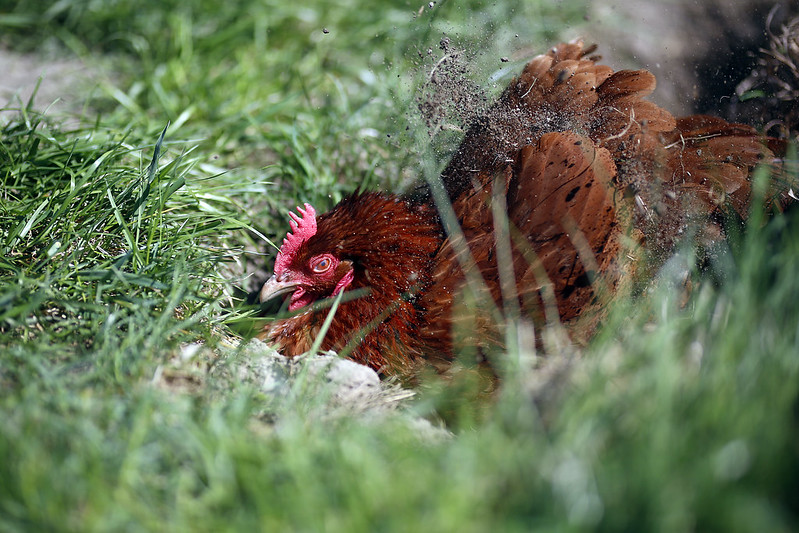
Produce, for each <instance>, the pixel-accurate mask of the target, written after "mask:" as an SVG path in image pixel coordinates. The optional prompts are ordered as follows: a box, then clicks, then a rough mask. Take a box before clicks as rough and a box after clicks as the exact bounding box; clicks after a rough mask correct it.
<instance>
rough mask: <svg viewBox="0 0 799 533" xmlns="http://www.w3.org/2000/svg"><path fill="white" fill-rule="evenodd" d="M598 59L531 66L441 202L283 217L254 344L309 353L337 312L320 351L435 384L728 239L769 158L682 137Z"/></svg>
mask: <svg viewBox="0 0 799 533" xmlns="http://www.w3.org/2000/svg"><path fill="white" fill-rule="evenodd" d="M592 52H593V48H585V47H584V46H583V44H582V42H572V43H567V44H561V45H559V46H557V47H555V48H553V49H551V50H550V51H549V52H548V53H547V54H545V55H541V56H538V57H536V58H534V59H533V60H532V61H530V62H529V63H528V64H527V65H526V67H525V68H524V70H523V71H522V73H521V74H520V75H519V76H518V77H517V78H515V79H514V80H513V81H512V82H511V83H510V86H509V87H508V88H507V89H506V90H505V91H504V93H503V94H502V95H501V96H500V97H499V99H498V100H497V102H496V103H495V104H494V105H493V106H492V107H491V108H489V110H488V111H487V112H486V113H485V114H484V115H483V116H481V117H479V119H478V120H476V121H475V122H474V124H473V125H472V126H471V127H470V129H469V130H468V131H467V133H466V135H465V138H464V139H463V141H462V143H461V145H460V147H459V149H458V150H457V151H456V153H455V154H454V156H453V158H452V160H451V161H450V163H449V165H448V166H447V167H446V168H445V170H444V172H443V173H442V177H441V178H442V185H443V193H445V194H443V195H439V196H438V197H436V195H435V194H434V193H435V192H436V191H435V190H433V189H428V190H427V192H426V193H425V194H419V193H416V194H409V195H405V196H400V195H389V194H382V193H376V192H359V193H356V194H353V195H352V196H350V197H348V198H345V199H344V200H343V201H341V202H340V203H339V204H338V205H337V206H335V207H334V208H333V209H332V210H331V211H329V212H327V213H324V214H321V215H317V213H316V212H315V210H314V209H313V207H311V206H310V205H308V204H306V205H305V206H304V208H299V209H298V212H297V213H296V214H295V213H292V214H291V217H292V221H291V224H290V226H291V232H290V233H288V235H287V236H286V239H285V240H284V242H283V245H282V247H281V248H280V251H279V253H278V255H277V259H276V261H275V267H274V275H273V276H272V277H271V278H270V279H269V280H268V281H267V282H266V283H265V284H264V286H263V288H262V290H261V293H260V297H261V300H262V301H266V300H270V299H272V298H274V297H277V296H287V297H288V312H289V316H287V317H285V318H278V319H276V320H274V321H273V322H270V323H269V324H268V325H267V326H266V327H265V329H264V330H263V331H262V333H261V334H260V337H261V338H263V339H265V340H267V341H269V342H271V343H274V344H276V345H279V346H280V347H281V349H282V351H283V353H285V354H286V355H287V356H296V355H299V354H301V353H304V352H306V351H308V350H309V349H310V347H311V346H312V345H313V343H314V340H315V339H316V338H317V336H318V335H319V334H320V331H321V329H322V325H323V322H324V321H325V318H326V317H327V316H328V313H329V312H330V306H329V305H325V303H327V304H329V303H330V298H331V297H334V296H337V295H340V297H341V303H340V306H339V307H338V309H337V310H336V312H335V315H334V317H333V319H332V322H330V325H329V329H328V330H327V331H326V334H325V336H324V340H323V342H322V344H321V347H322V349H324V350H329V349H332V350H336V351H338V352H339V353H340V354H343V355H346V356H348V357H350V358H351V359H353V360H355V361H357V362H359V363H362V364H365V365H369V366H371V367H372V368H374V369H376V370H377V371H378V372H380V373H382V374H383V375H386V376H389V375H409V374H411V373H413V372H415V371H416V370H417V369H418V368H419V366H420V365H422V364H425V363H430V364H432V365H433V366H434V367H435V368H437V369H439V370H442V369H445V368H446V367H447V365H448V364H449V362H450V361H452V360H453V358H454V357H455V354H456V353H460V352H461V351H462V350H465V349H468V348H470V347H471V348H472V349H474V350H475V357H480V356H481V354H483V353H484V352H487V351H489V350H490V349H491V348H492V347H497V346H498V347H500V348H501V346H502V344H503V336H502V333H501V329H502V324H503V320H504V319H505V318H507V317H515V316H518V317H523V318H525V319H529V320H531V321H532V323H533V324H543V323H546V322H547V321H549V322H555V321H561V322H563V323H565V324H567V325H568V324H576V323H578V322H579V319H581V317H584V316H586V315H589V314H591V313H592V312H595V311H596V309H597V308H601V306H602V304H603V302H604V301H605V300H606V298H607V296H608V295H612V294H613V293H614V292H615V291H616V290H618V288H619V286H620V285H621V284H623V283H624V281H625V280H626V279H628V278H629V277H630V275H631V272H633V271H634V270H635V269H640V268H641V265H648V266H647V268H652V266H651V265H654V266H655V267H656V266H657V265H658V264H661V263H662V261H663V260H664V259H665V258H667V257H668V256H669V254H670V253H671V252H672V251H673V249H674V246H675V244H676V243H677V242H678V241H679V240H680V239H681V238H684V237H685V236H686V235H689V234H691V233H692V232H694V231H695V233H696V235H697V237H696V239H698V240H699V241H701V242H708V241H713V240H718V239H720V238H722V230H721V228H720V227H719V226H718V224H717V222H716V220H717V219H720V218H721V217H720V215H721V214H723V213H724V212H725V211H727V210H731V211H732V212H735V213H737V214H738V215H740V216H741V217H745V216H746V214H747V212H748V209H749V202H750V192H751V187H750V174H751V172H752V170H753V169H754V167H755V166H756V165H758V164H759V163H761V162H763V161H765V162H767V163H770V162H772V161H773V160H774V155H773V153H772V151H771V150H769V148H768V146H767V143H766V142H765V141H764V139H763V138H762V137H761V136H759V135H758V133H757V132H756V131H755V130H754V129H752V128H750V127H748V126H743V125H740V124H730V123H727V122H725V121H723V120H721V119H716V118H713V117H708V116H691V117H687V118H682V119H675V117H673V116H672V115H671V114H670V113H669V112H668V111H666V110H664V109H662V108H660V107H658V106H657V105H655V104H653V103H651V102H649V101H647V100H646V99H645V97H646V96H647V95H649V94H650V93H651V92H652V91H653V90H654V88H655V79H654V76H653V75H652V74H650V73H649V72H647V71H645V70H636V71H630V70H622V71H618V72H614V71H613V70H612V69H611V68H610V67H607V66H604V65H601V64H598V63H597V58H594V57H590V54H591V53H592ZM442 197H446V199H448V201H449V202H448V203H449V204H450V205H451V207H452V209H451V213H452V214H453V215H454V222H457V224H454V223H453V220H451V218H450V217H449V216H448V213H449V210H447V209H442V210H441V212H442V213H445V214H444V215H441V214H439V209H437V208H436V205H437V203H438V205H439V206H441V205H442V202H441V200H442ZM783 197H784V195H783V196H782V197H779V195H776V194H775V196H774V198H775V199H776V200H775V201H779V200H780V199H781V198H783ZM436 200H437V201H436ZM627 257H633V258H635V259H633V260H632V261H631V260H629V259H625V258H627ZM644 258H646V260H644ZM342 293H343V294H342Z"/></svg>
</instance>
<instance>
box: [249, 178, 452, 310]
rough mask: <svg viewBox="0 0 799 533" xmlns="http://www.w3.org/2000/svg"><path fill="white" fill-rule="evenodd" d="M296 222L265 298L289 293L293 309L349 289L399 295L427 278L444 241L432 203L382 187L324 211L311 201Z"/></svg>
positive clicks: (264, 291) (389, 296) (370, 294)
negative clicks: (385, 191) (387, 192)
mask: <svg viewBox="0 0 799 533" xmlns="http://www.w3.org/2000/svg"><path fill="white" fill-rule="evenodd" d="M290 225H291V232H290V233H288V235H286V238H285V240H284V241H283V246H281V248H280V252H279V253H278V254H277V259H276V260H275V272H274V275H273V276H272V277H271V278H269V280H268V281H267V282H266V283H265V284H264V286H263V288H262V289H261V301H262V302H265V301H267V300H269V299H271V298H274V297H276V296H279V295H286V294H289V293H290V294H291V296H290V297H289V310H290V311H294V310H296V309H299V308H301V307H304V306H307V305H310V304H312V303H314V302H316V301H318V300H322V299H325V298H330V297H332V296H335V295H337V294H338V293H340V292H341V291H344V290H347V289H350V290H351V289H366V290H365V291H364V295H368V296H366V297H367V298H369V299H370V300H374V299H375V298H384V299H388V300H392V299H393V300H396V299H397V298H398V297H399V295H402V294H408V293H409V292H411V291H413V290H414V288H415V287H418V286H419V284H420V283H422V284H423V283H424V281H425V280H426V279H427V276H428V272H427V271H428V268H429V264H430V261H431V258H432V255H433V254H434V253H435V251H436V250H437V249H438V247H439V245H440V243H441V240H442V235H441V225H440V223H439V222H438V217H437V215H436V213H435V210H434V208H433V207H432V206H429V205H426V204H417V203H412V202H407V201H405V200H403V199H401V198H399V197H396V196H392V195H384V194H381V193H376V192H362V193H357V194H353V195H352V196H349V197H347V198H345V199H344V200H342V201H341V202H340V203H339V204H338V205H337V206H335V207H334V208H333V209H332V210H330V211H328V212H327V213H324V214H322V215H320V216H318V217H317V215H316V211H314V208H313V207H311V206H310V205H308V204H305V207H304V208H298V209H297V213H291V222H290Z"/></svg>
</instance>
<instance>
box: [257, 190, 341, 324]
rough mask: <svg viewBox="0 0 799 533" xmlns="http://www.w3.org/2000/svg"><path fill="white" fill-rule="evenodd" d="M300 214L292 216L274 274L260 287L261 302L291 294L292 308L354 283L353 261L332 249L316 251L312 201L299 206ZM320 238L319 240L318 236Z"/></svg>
mask: <svg viewBox="0 0 799 533" xmlns="http://www.w3.org/2000/svg"><path fill="white" fill-rule="evenodd" d="M297 211H298V212H299V214H300V215H302V216H299V215H297V214H295V213H289V215H290V216H291V222H290V223H289V225H290V227H291V231H292V232H291V233H288V234H287V235H286V238H285V239H284V240H283V246H282V247H281V248H280V251H279V252H278V254H277V259H276V260H275V273H274V275H273V276H272V277H271V278H269V280H268V281H267V282H266V283H265V284H264V286H263V288H262V289H261V295H260V297H261V301H262V302H265V301H267V300H270V299H272V298H274V297H276V296H279V295H283V294H287V293H291V297H290V299H289V311H294V310H295V309H299V308H300V307H304V306H306V305H309V304H311V303H313V302H315V301H316V300H320V299H322V298H326V297H329V296H335V295H336V294H338V293H339V292H341V291H343V290H344V289H346V288H347V286H349V284H350V283H352V280H353V277H354V270H353V266H352V262H351V261H347V260H342V259H341V258H339V257H336V255H334V254H332V253H330V251H324V250H315V248H318V247H315V246H313V244H314V243H313V242H312V239H313V237H314V236H315V235H317V222H316V211H315V210H314V208H313V207H312V206H311V205H310V204H305V209H303V208H301V207H298V208H297ZM317 240H318V239H317Z"/></svg>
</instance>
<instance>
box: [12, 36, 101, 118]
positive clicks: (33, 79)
mask: <svg viewBox="0 0 799 533" xmlns="http://www.w3.org/2000/svg"><path fill="white" fill-rule="evenodd" d="M40 79H41V83H39V80H40ZM37 83H39V90H38V91H37V93H36V98H35V100H34V103H35V105H34V108H36V109H38V110H44V109H48V114H59V115H60V114H62V113H64V114H77V113H80V110H81V108H82V106H83V104H84V102H85V101H86V98H87V96H88V94H89V91H90V90H91V88H92V87H95V86H96V73H95V72H94V69H92V68H90V67H89V66H88V65H86V64H85V63H83V62H82V61H79V60H77V59H45V58H42V57H39V56H36V55H34V54H19V53H15V52H10V51H8V50H2V49H0V108H5V107H10V108H19V106H20V102H21V103H22V104H23V105H24V104H27V102H28V100H29V99H30V97H31V95H32V94H33V91H34V90H35V88H36V84H37ZM5 114H6V115H7V114H8V113H5ZM4 118H5V117H3V116H2V115H0V120H3V119H4Z"/></svg>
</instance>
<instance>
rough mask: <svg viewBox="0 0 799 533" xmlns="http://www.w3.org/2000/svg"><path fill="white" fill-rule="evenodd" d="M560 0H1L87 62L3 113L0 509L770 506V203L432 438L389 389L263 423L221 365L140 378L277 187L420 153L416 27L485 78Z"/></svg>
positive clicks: (604, 511)
mask: <svg viewBox="0 0 799 533" xmlns="http://www.w3.org/2000/svg"><path fill="white" fill-rule="evenodd" d="M582 12H583V6H582V3H581V2H578V1H576V0H573V1H568V2H560V3H557V4H553V3H550V2H507V3H499V2H498V3H490V4H483V3H481V2H477V1H473V2H463V3H458V4H456V3H455V2H439V3H438V4H435V5H434V8H432V9H430V8H428V7H425V5H423V4H418V5H417V4H410V3H406V2H382V3H381V4H380V5H379V6H375V5H374V4H370V5H369V7H366V6H365V5H361V4H360V3H358V2H355V1H354V0H352V1H342V2H338V3H335V4H334V3H329V2H321V1H319V2H312V3H306V4H304V5H303V6H298V5H293V4H287V3H283V2H275V1H273V2H257V1H254V0H241V1H238V2H228V3H220V2H216V1H211V0H195V1H191V2H185V1H182V2H176V1H171V2H155V1H139V2H131V1H122V0H120V1H116V2H93V1H88V0H84V1H77V0H74V1H68V0H65V1H61V2H55V3H53V2H42V1H30V0H26V1H19V2H9V1H4V2H0V27H2V28H3V30H4V32H3V34H4V35H3V38H2V42H3V44H4V45H5V46H12V47H13V48H15V49H17V50H26V51H28V50H34V51H42V50H48V51H52V50H53V49H56V50H62V53H67V52H64V51H65V50H67V51H70V52H69V53H73V54H77V55H78V56H80V57H82V58H83V59H84V60H86V61H88V62H96V63H97V64H98V65H102V67H103V68H102V69H101V73H102V75H101V76H100V78H99V79H98V80H97V83H98V90H97V91H96V92H95V93H93V94H92V95H87V98H88V99H89V102H88V105H87V111H86V114H85V116H84V117H83V119H84V120H83V122H82V125H81V126H79V127H78V128H74V129H68V128H62V127H61V120H62V118H61V117H50V116H42V115H41V114H40V113H38V112H37V111H36V110H37V109H41V108H44V107H46V105H47V104H48V102H36V103H35V104H36V105H34V103H29V102H20V103H19V104H20V105H19V106H18V109H17V110H14V111H4V116H7V117H11V118H10V120H9V121H8V122H7V123H5V125H4V126H3V128H2V131H0V168H1V169H2V174H0V180H2V182H1V183H2V198H0V247H2V251H1V252H0V391H1V392H0V456H2V457H3V461H2V462H0V480H2V482H0V530H3V531H31V530H77V531H87V530H89V531H90V530H115V531H118V530H164V531H166V530H168V531H198V530H200V531H202V530H206V531H219V530H247V529H255V528H259V529H265V530H267V529H277V530H330V531H375V530H385V531H407V530H417V529H418V530H429V531H453V530H462V531H486V530H489V529H492V530H493V529H496V528H499V529H501V530H503V531H531V530H540V531H552V530H559V531H570V530H574V531H577V530H595V529H598V530H613V531H616V530H634V531H648V530H664V531H677V530H698V531H707V530H724V531H791V530H794V529H796V525H797V514H798V513H799V496H797V495H799V487H797V484H798V483H797V481H796V480H797V479H799V435H798V434H797V422H798V420H797V417H799V414H797V413H799V400H798V399H799V396H798V395H797V393H798V392H799V391H797V386H798V384H799V380H798V379H797V378H798V377H799V376H797V373H798V369H797V366H799V363H798V361H799V358H798V357H799V355H798V354H799V278H798V277H797V275H796V273H797V272H799V239H797V237H796V236H797V234H798V233H797V230H799V216H797V214H796V213H791V214H789V216H777V217H774V218H773V219H772V220H770V221H768V222H767V223H759V222H758V218H757V217H755V218H754V219H753V220H754V222H753V223H751V224H750V227H749V228H747V231H746V232H744V233H742V234H741V235H740V236H737V237H736V238H735V239H733V241H732V246H731V249H730V250H727V251H722V252H720V253H719V255H718V257H719V260H718V261H717V262H716V263H714V264H713V265H712V266H711V273H712V274H713V276H712V277H713V278H714V280H715V281H712V280H709V279H705V280H704V282H702V280H703V275H700V274H696V273H695V277H696V279H697V282H698V283H697V287H698V288H697V289H696V290H695V291H694V292H693V294H692V296H691V299H690V301H689V302H688V304H687V305H685V306H681V305H678V302H677V297H676V296H675V295H676V293H677V292H678V291H676V290H674V288H673V287H674V286H673V285H672V284H670V283H671V280H670V279H669V275H668V273H666V274H664V276H663V279H662V280H661V284H660V285H659V288H658V289H655V290H653V291H652V292H651V293H647V294H645V295H643V296H641V297H640V298H638V299H636V300H635V301H623V302H618V303H617V305H616V308H615V312H614V314H613V315H612V319H611V320H610V322H609V324H608V325H607V327H606V328H605V329H604V330H603V333H602V335H601V336H600V337H599V338H598V339H597V341H596V343H595V344H594V345H593V346H592V347H591V348H590V349H589V350H587V352H586V353H584V354H583V355H582V358H581V359H580V361H579V362H577V363H576V366H575V369H574V376H573V379H572V380H571V381H569V382H565V383H563V384H560V385H559V388H558V390H557V393H556V394H555V395H554V396H553V399H551V400H549V401H548V402H546V403H545V404H541V403H540V402H534V401H533V400H532V399H531V398H530V397H529V393H528V392H527V391H528V385H529V383H528V382H529V380H531V379H533V378H536V377H537V376H535V375H533V376H531V375H525V374H522V375H515V376H507V378H506V380H505V387H504V389H503V392H502V394H501V395H500V398H499V400H498V402H497V404H496V405H493V406H489V407H487V408H485V409H483V411H484V412H482V414H481V415H480V416H474V414H473V413H472V409H471V407H469V406H468V405H467V404H466V403H465V402H463V403H462V404H459V403H458V401H459V400H458V399H457V398H456V399H454V400H450V404H454V405H455V408H454V409H455V411H456V412H459V413H460V415H459V417H458V416H456V425H455V429H456V434H455V436H454V437H453V438H451V439H449V440H446V441H443V442H441V441H434V442H428V441H427V440H425V439H424V438H421V437H419V436H418V435H417V434H416V433H415V432H413V431H411V430H410V429H409V428H408V427H407V426H405V425H402V424H399V423H397V421H396V420H395V419H394V418H393V417H390V416H389V417H386V418H385V419H380V420H372V421H369V422H365V421H364V420H362V419H348V418H344V419H336V420H331V419H325V418H320V417H318V416H315V414H314V413H315V411H314V409H313V408H312V407H313V402H314V399H313V398H300V399H298V400H297V401H296V403H293V404H292V403H289V404H287V405H284V406H282V407H280V409H281V411H280V415H281V416H280V423H279V424H277V425H271V424H266V423H264V422H262V421H261V420H262V416H263V413H264V410H268V409H270V408H271V407H270V403H269V400H268V399H267V398H264V395H263V394H262V393H261V392H260V391H258V390H256V389H255V388H254V387H252V386H251V385H247V384H243V383H238V382H236V381H234V380H230V381H225V380H223V379H222V378H209V381H208V382H207V383H205V385H204V386H202V387H199V388H197V389H196V390H192V391H190V392H185V391H184V392H179V391H176V390H173V389H165V388H163V387H160V386H157V385H155V384H154V382H155V381H156V380H154V379H153V377H154V376H155V375H156V374H157V372H158V371H159V368H162V367H163V366H164V365H166V364H168V362H169V361H171V360H172V359H174V358H176V357H179V356H180V354H181V353H182V352H181V345H182V343H184V342H189V341H192V342H196V341H201V342H203V343H205V344H206V345H207V346H210V347H212V348H213V347H214V346H216V345H217V344H218V343H220V342H221V341H220V339H223V338H224V337H225V336H231V335H233V334H232V332H231V331H230V330H228V329H227V328H226V326H225V321H226V320H228V318H229V317H228V315H226V314H225V312H224V311H223V309H222V308H223V307H229V305H230V303H229V297H228V295H230V294H231V293H232V289H231V287H230V285H231V283H233V284H240V285H243V286H245V288H247V287H246V286H247V284H249V283H250V282H249V281H242V280H236V279H235V278H236V275H240V274H243V273H245V272H252V271H253V270H256V269H257V268H259V267H262V266H263V262H264V259H263V258H262V257H260V256H257V255H252V253H253V252H259V253H264V252H267V251H268V246H267V245H266V244H265V243H264V242H263V240H261V238H260V237H259V236H258V235H259V233H261V234H265V235H267V236H274V235H282V234H283V233H284V232H285V220H284V218H285V217H284V213H285V212H286V211H287V210H288V209H289V208H290V207H292V206H293V205H295V204H297V203H300V202H302V201H312V202H313V203H314V204H315V205H317V206H318V207H319V208H323V207H324V206H326V205H330V204H332V203H333V202H334V201H336V200H337V199H338V198H339V197H340V196H341V195H342V194H344V193H345V192H346V191H350V190H353V189H355V188H356V187H357V186H359V185H361V184H364V185H371V186H377V185H379V186H383V187H387V188H393V187H397V186H400V185H401V184H405V183H407V182H408V181H409V179H411V178H415V177H418V176H420V175H421V173H422V172H423V171H424V169H426V168H428V167H430V166H431V165H435V164H441V163H443V160H444V158H445V157H446V152H447V150H448V149H451V145H452V144H451V143H452V135H449V134H448V135H443V137H444V138H443V139H438V138H436V139H433V140H432V142H431V143H427V142H426V140H427V139H426V136H427V133H426V131H424V129H423V126H422V125H421V122H420V120H419V119H418V117H417V112H416V111H415V110H414V106H415V103H414V88H415V87H416V86H417V84H418V82H419V79H420V76H422V75H423V73H424V70H425V67H426V65H427V64H428V63H427V62H428V61H430V59H429V57H430V56H429V55H428V54H427V49H428V48H430V49H433V50H435V48H436V46H437V43H438V41H439V40H440V39H441V37H442V34H443V32H446V34H447V35H448V36H450V37H451V38H452V40H453V41H454V42H455V43H456V44H457V45H458V46H464V47H466V48H467V49H468V50H470V51H471V52H472V53H474V59H473V64H474V69H475V76H476V78H477V79H478V80H484V79H487V78H488V77H489V75H490V74H494V75H495V78H496V79H497V80H498V81H497V82H496V83H497V86H499V87H501V86H502V84H503V83H504V81H506V80H507V79H508V78H507V77H508V76H509V75H510V74H509V73H510V72H511V71H512V70H511V69H507V70H503V69H505V68H506V67H507V66H508V65H505V64H501V63H500V62H499V59H498V58H500V57H503V56H509V55H511V54H512V52H514V51H517V50H519V49H521V48H523V47H525V46H528V45H531V47H532V49H533V50H535V51H540V50H543V49H544V48H545V47H546V46H547V45H548V44H550V43H551V41H552V40H554V39H556V38H557V35H558V32H559V31H560V30H561V29H563V28H565V27H566V26H567V25H569V24H573V23H576V22H578V21H579V19H580V17H581V16H582ZM323 29H326V30H327V31H328V32H329V33H324V32H323ZM517 34H518V35H519V37H516V35H517ZM478 51H479V52H478ZM418 52H421V57H420V55H419V53H418ZM436 53H437V52H436ZM519 59H520V60H523V54H520V57H519ZM109 66H110V69H109ZM515 66H516V67H518V63H517V64H515ZM481 83H482V82H481ZM167 124H170V125H169V127H168V129H167V130H166V135H165V137H164V138H161V137H160V134H161V133H162V131H163V130H164V128H165V127H166V126H167ZM406 128H408V129H407V130H406ZM389 136H390V137H389ZM420 138H421V139H424V140H420ZM423 144H428V145H432V148H430V149H429V150H428V151H425V152H424V153H419V150H420V148H419V146H420V145H423ZM436 156H437V157H438V158H439V159H437V160H436V162H435V163H431V162H430V158H434V157H436ZM424 158H427V159H424ZM245 249H247V250H249V251H250V252H251V253H250V254H249V255H247V254H244V250H245ZM684 262H685V263H686V264H691V262H692V261H691V260H690V257H688V258H684ZM677 263H679V258H677V259H675V264H677ZM249 288H250V289H252V288H254V287H249ZM231 357H233V358H235V356H231ZM207 363H208V364H215V362H214V361H209V362H207ZM215 379H216V381H215ZM443 396H446V393H443ZM445 399H446V398H442V397H438V396H436V395H434V394H427V395H423V398H422V400H421V401H420V402H418V404H417V405H416V409H417V410H419V411H420V412H422V413H428V412H429V410H430V409H432V408H433V407H435V405H436V402H441V401H444V400H445ZM536 399H538V398H536ZM309 405H310V406H311V407H308V406H309Z"/></svg>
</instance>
